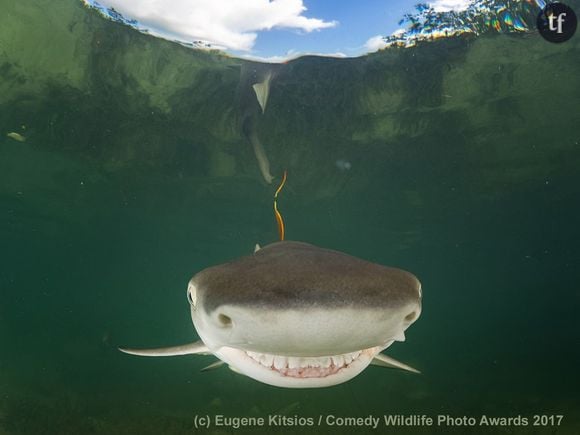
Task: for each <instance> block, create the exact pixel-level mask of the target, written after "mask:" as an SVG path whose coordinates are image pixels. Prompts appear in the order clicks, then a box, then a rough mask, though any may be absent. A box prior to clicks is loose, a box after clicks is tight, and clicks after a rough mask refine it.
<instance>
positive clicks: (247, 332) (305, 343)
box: [187, 242, 421, 388]
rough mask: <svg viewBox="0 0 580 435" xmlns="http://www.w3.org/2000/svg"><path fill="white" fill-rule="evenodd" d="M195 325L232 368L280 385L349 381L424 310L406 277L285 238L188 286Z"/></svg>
mask: <svg viewBox="0 0 580 435" xmlns="http://www.w3.org/2000/svg"><path fill="white" fill-rule="evenodd" d="M187 294H188V299H189V302H190V304H191V316H192V320H193V323H194V325H195V328H196V330H197V332H198V334H199V336H200V338H201V339H202V340H203V342H204V343H205V344H206V346H207V347H208V348H209V350H210V351H211V352H212V353H214V354H216V355H217V356H218V357H219V358H220V359H222V360H223V361H225V362H226V363H228V364H229V365H230V367H231V368H232V369H233V370H236V371H238V372H240V373H242V374H245V375H247V376H250V377H252V378H254V379H256V380H259V381H262V382H265V383H268V384H271V385H277V386H282V387H297V388H300V387H321V386H329V385H335V384H339V383H342V382H345V381H346V380H348V379H351V378H353V377H354V376H356V375H357V374H359V373H360V372H361V371H362V370H364V369H365V368H366V367H367V366H368V365H369V364H370V362H371V361H372V359H373V358H374V357H375V356H376V355H377V354H378V353H379V352H380V351H381V350H383V349H385V348H386V347H388V346H389V345H390V344H392V343H393V341H403V340H404V339H405V336H404V332H405V330H406V329H407V328H408V327H409V326H410V325H411V324H412V323H413V322H415V321H416V320H417V318H418V317H419V315H420V313H421V285H420V283H419V281H418V280H417V279H416V278H415V277H414V276H413V275H412V274H410V273H408V272H405V271H403V270H400V269H394V268H388V267H384V266H380V265H377V264H374V263H370V262H367V261H364V260H360V259H358V258H355V257H352V256H349V255H346V254H343V253H340V252H337V251H331V250H327V249H321V248H318V247H315V246H312V245H309V244H306V243H298V242H279V243H274V244H272V245H269V246H266V247H264V248H263V249H261V250H259V251H257V252H256V253H254V255H251V256H248V257H243V258H241V259H239V260H236V261H233V262H230V263H226V264H223V265H219V266H215V267H211V268H208V269H205V270H203V271H202V272H200V273H198V274H197V275H195V276H194V277H193V278H192V279H191V281H190V282H189V286H188V290H187Z"/></svg>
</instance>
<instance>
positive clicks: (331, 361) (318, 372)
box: [244, 347, 378, 378]
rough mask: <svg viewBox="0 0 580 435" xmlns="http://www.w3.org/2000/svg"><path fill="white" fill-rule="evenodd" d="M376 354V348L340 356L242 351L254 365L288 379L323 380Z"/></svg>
mask: <svg viewBox="0 0 580 435" xmlns="http://www.w3.org/2000/svg"><path fill="white" fill-rule="evenodd" d="M377 352H378V348H376V347H372V348H369V349H363V350H359V351H356V352H350V353H345V354H341V355H332V356H321V357H292V356H281V355H272V354H267V353H259V352H252V351H244V353H245V354H246V355H247V356H248V357H249V358H250V359H252V360H253V361H254V362H255V363H257V364H260V365H261V366H262V367H264V368H266V369H270V370H271V371H273V372H277V373H279V374H280V375H282V376H286V377H290V378H325V377H327V376H331V375H335V374H337V373H338V372H340V371H341V370H344V369H347V368H349V367H350V366H352V365H353V364H356V363H357V362H359V361H361V360H366V361H369V360H371V359H372V358H373V356H374V355H375V354H376V353H377Z"/></svg>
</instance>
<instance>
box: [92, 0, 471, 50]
mask: <svg viewBox="0 0 580 435" xmlns="http://www.w3.org/2000/svg"><path fill="white" fill-rule="evenodd" d="M84 1H87V2H88V1H89V0H84ZM98 1H99V3H100V4H101V5H103V6H105V7H113V8H114V9H115V10H117V11H118V12H120V13H122V14H123V15H124V16H125V18H129V19H136V20H137V21H138V22H139V23H140V25H141V27H143V28H147V29H148V30H149V31H150V32H151V33H153V34H156V35H157V36H162V37H165V38H167V39H171V40H180V41H183V42H191V41H194V40H202V41H205V42H208V43H211V44H212V45H213V46H214V47H216V48H219V49H222V50H224V51H226V52H228V53H230V54H233V55H235V56H239V57H248V58H255V59H260V60H266V61H284V60H287V59H290V58H293V57H298V56H299V55H302V54H319V55H330V56H339V57H345V56H349V57H350V56H359V55H362V54H365V53H369V52H373V51H376V50H378V49H379V48H382V46H383V42H382V38H381V36H387V35H390V34H392V33H393V32H395V31H397V30H398V29H399V28H400V26H399V24H398V22H399V20H400V19H401V18H402V17H403V15H404V14H405V13H408V12H412V11H413V6H414V5H415V4H416V3H418V2H419V0H359V1H357V0H98ZM468 1H469V0H431V1H430V2H429V3H430V4H432V5H433V6H434V7H435V8H436V9H438V10H450V9H462V8H464V7H465V6H466V5H467V3H468Z"/></svg>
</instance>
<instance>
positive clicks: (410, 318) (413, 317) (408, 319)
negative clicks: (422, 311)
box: [405, 311, 417, 323]
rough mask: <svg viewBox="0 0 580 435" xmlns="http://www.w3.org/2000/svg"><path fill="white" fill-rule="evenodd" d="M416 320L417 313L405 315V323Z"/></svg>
mask: <svg viewBox="0 0 580 435" xmlns="http://www.w3.org/2000/svg"><path fill="white" fill-rule="evenodd" d="M416 318H417V312H416V311H412V312H410V313H409V314H407V315H406V316H405V322H409V323H410V322H412V321H413V320H415V319H416Z"/></svg>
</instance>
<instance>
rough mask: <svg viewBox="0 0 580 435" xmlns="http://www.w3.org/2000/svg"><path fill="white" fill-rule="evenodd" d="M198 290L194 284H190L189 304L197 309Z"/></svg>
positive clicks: (188, 290)
mask: <svg viewBox="0 0 580 435" xmlns="http://www.w3.org/2000/svg"><path fill="white" fill-rule="evenodd" d="M196 296H197V295H196V288H195V286H194V285H193V284H189V286H188V287H187V300H188V301H189V303H190V304H191V305H193V306H194V307H195V302H196V299H197V298H196Z"/></svg>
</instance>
